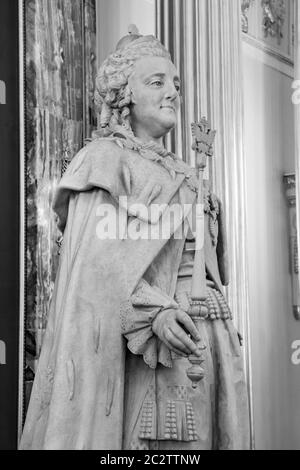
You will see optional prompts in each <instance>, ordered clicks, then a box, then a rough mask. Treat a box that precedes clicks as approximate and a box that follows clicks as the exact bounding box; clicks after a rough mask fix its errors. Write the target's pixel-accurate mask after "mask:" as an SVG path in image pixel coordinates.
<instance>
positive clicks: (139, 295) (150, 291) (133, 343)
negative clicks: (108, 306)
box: [120, 279, 178, 369]
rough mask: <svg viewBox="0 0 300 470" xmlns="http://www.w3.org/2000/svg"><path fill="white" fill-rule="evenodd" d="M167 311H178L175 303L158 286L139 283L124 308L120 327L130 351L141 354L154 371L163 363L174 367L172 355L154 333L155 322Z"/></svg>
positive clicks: (122, 307) (143, 282)
mask: <svg viewBox="0 0 300 470" xmlns="http://www.w3.org/2000/svg"><path fill="white" fill-rule="evenodd" d="M166 308H178V305H177V304H176V302H175V301H174V300H173V299H171V298H170V297H168V296H167V295H166V294H164V293H163V292H162V291H161V290H160V289H159V288H158V287H156V286H150V285H149V284H148V283H147V282H146V281H145V280H144V279H142V280H141V281H140V283H139V284H138V286H137V288H136V289H135V291H134V293H133V294H132V296H131V298H130V300H128V301H127V302H126V303H124V304H123V305H122V306H121V312H120V313H121V328H122V333H123V334H124V336H125V338H126V339H127V341H128V342H127V347H128V349H129V350H130V351H131V352H132V353H133V354H136V355H142V356H143V358H144V361H145V363H146V364H147V365H148V366H149V367H151V369H155V368H156V366H157V363H158V362H160V363H161V364H163V365H164V366H165V367H172V359H171V353H170V351H169V349H168V348H167V347H166V346H165V345H164V344H163V343H161V341H160V340H159V339H158V338H157V337H156V336H155V335H154V333H153V331H152V322H153V320H154V319H155V317H156V316H157V314H158V313H159V312H160V311H161V310H164V309H166Z"/></svg>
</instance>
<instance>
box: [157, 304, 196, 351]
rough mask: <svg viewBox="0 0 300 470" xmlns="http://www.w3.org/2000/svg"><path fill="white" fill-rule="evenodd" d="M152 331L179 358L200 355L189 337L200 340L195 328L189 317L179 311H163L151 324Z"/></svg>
mask: <svg viewBox="0 0 300 470" xmlns="http://www.w3.org/2000/svg"><path fill="white" fill-rule="evenodd" d="M152 330H153V332H154V333H155V334H156V336H158V337H159V339H160V340H161V341H163V342H164V343H165V345H166V346H167V347H168V348H169V349H171V350H172V351H174V352H175V353H176V354H179V355H180V356H185V357H187V356H190V355H191V354H196V355H197V356H200V355H201V351H200V350H199V349H198V348H197V346H196V344H195V343H194V342H193V341H192V339H191V338H190V337H189V335H188V334H187V333H186V331H187V332H188V333H190V334H191V336H192V337H193V338H194V339H195V341H199V340H200V336H199V333H198V331H197V328H196V327H195V325H194V322H193V320H192V319H191V317H190V316H189V315H188V314H187V313H186V312H184V311H183V310H180V309H171V308H169V309H165V310H162V311H161V312H159V313H158V315H157V316H156V318H155V319H154V321H153V323H152Z"/></svg>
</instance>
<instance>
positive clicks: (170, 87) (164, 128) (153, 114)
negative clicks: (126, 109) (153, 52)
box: [128, 57, 180, 140]
mask: <svg viewBox="0 0 300 470" xmlns="http://www.w3.org/2000/svg"><path fill="white" fill-rule="evenodd" d="M128 84H129V86H130V88H131V91H132V106H131V111H130V118H131V126H132V129H133V131H134V133H135V135H136V136H137V137H140V138H142V139H145V140H146V139H147V138H150V139H160V138H161V137H163V136H164V135H165V134H167V133H168V132H169V131H170V130H171V129H172V128H173V127H174V126H175V125H176V123H177V113H178V108H179V101H180V100H179V86H180V81H179V77H178V74H177V71H176V68H175V66H174V64H173V63H172V62H171V61H170V60H169V59H166V58H164V57H144V58H142V59H139V60H138V61H137V62H136V63H135V68H134V71H133V73H132V74H131V76H130V78H129V80H128Z"/></svg>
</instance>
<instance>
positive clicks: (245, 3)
mask: <svg viewBox="0 0 300 470" xmlns="http://www.w3.org/2000/svg"><path fill="white" fill-rule="evenodd" d="M253 2H254V0H242V31H243V32H244V33H248V29H249V21H248V11H249V8H250V7H251V6H252V4H253Z"/></svg>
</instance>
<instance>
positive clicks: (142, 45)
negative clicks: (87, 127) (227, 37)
mask: <svg viewBox="0 0 300 470" xmlns="http://www.w3.org/2000/svg"><path fill="white" fill-rule="evenodd" d="M147 56H152V57H165V58H168V59H170V54H169V52H168V51H167V50H166V49H165V48H164V46H163V45H162V44H161V43H160V42H159V41H158V40H157V39H156V38H155V37H154V36H140V37H138V38H137V39H134V40H132V41H131V42H130V43H129V44H127V45H126V46H125V47H123V48H122V47H121V48H119V49H117V50H116V51H115V52H113V53H112V54H110V55H109V56H108V57H107V59H106V60H105V61H104V62H103V64H102V65H101V67H100V68H99V71H98V74H97V78H96V91H95V105H96V110H97V112H98V113H99V115H100V128H101V131H100V134H101V135H103V136H106V135H109V134H111V133H112V132H113V130H114V127H115V126H117V125H123V126H124V127H125V128H126V129H130V128H131V127H130V104H131V90H130V88H129V86H128V79H129V77H130V75H131V74H132V72H133V69H134V65H135V62H136V61H137V60H139V59H141V58H143V57H147Z"/></svg>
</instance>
